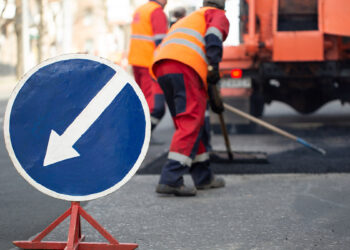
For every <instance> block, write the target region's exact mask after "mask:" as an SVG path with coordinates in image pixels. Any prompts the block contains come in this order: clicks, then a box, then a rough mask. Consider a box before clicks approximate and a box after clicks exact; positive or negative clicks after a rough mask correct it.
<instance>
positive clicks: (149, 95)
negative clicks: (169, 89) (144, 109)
mask: <svg viewBox="0 0 350 250" xmlns="http://www.w3.org/2000/svg"><path fill="white" fill-rule="evenodd" d="M132 69H133V73H134V77H135V81H136V83H137V84H138V85H139V87H140V88H141V90H142V93H143V95H144V96H145V98H146V101H147V104H148V107H149V109H150V113H151V123H152V129H154V127H155V126H156V125H157V124H158V123H159V122H160V120H161V119H162V117H163V116H164V114H165V100H164V95H163V91H162V89H161V88H160V86H159V84H158V83H157V82H156V81H155V80H154V79H152V77H151V75H150V73H149V71H148V68H145V67H139V66H133V67H132Z"/></svg>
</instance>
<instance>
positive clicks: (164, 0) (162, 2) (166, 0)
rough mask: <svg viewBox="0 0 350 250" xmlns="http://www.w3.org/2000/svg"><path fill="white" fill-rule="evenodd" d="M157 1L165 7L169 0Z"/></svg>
mask: <svg viewBox="0 0 350 250" xmlns="http://www.w3.org/2000/svg"><path fill="white" fill-rule="evenodd" d="M157 2H158V3H160V5H162V7H163V8H164V7H165V5H166V4H167V2H168V0H157Z"/></svg>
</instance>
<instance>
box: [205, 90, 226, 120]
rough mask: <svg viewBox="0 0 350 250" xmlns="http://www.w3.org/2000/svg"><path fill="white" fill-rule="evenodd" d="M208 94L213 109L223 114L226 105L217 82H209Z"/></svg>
mask: <svg viewBox="0 0 350 250" xmlns="http://www.w3.org/2000/svg"><path fill="white" fill-rule="evenodd" d="M208 96H209V105H210V108H211V110H212V111H213V112H215V113H217V114H221V113H222V112H223V111H224V105H223V103H222V100H221V97H220V94H219V92H218V89H217V87H216V85H215V84H208Z"/></svg>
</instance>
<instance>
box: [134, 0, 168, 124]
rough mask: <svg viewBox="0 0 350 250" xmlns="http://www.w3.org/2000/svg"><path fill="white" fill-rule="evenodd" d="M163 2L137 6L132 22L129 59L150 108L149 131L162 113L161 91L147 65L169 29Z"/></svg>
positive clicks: (165, 1)
mask: <svg viewBox="0 0 350 250" xmlns="http://www.w3.org/2000/svg"><path fill="white" fill-rule="evenodd" d="M166 4H167V0H150V1H148V2H147V3H146V4H144V5H142V6H140V7H139V8H137V9H136V11H135V13H134V15H133V21H132V25H131V39H130V46H129V47H130V48H129V54H128V61H129V64H131V65H132V69H133V73H134V77H135V81H136V82H137V83H138V85H139V86H140V88H141V90H142V92H143V94H144V96H145V98H146V101H147V104H148V106H149V108H150V113H151V124H152V130H153V129H154V128H155V127H156V125H157V124H158V123H159V121H160V120H161V118H162V117H163V116H164V113H165V100H164V95H163V92H162V90H161V88H160V87H159V84H158V83H157V82H156V81H155V80H154V79H152V77H151V75H150V73H149V68H150V66H151V64H152V59H153V54H154V50H155V48H156V47H157V46H158V45H159V44H160V43H161V41H162V39H163V38H164V37H165V35H166V33H167V31H168V21H167V17H166V15H165V13H164V11H163V8H164V6H165V5H166Z"/></svg>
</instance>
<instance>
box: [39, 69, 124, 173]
mask: <svg viewBox="0 0 350 250" xmlns="http://www.w3.org/2000/svg"><path fill="white" fill-rule="evenodd" d="M116 75H117V74H115V75H114V76H113V77H112V78H111V80H109V81H108V82H107V84H106V85H105V86H104V87H103V88H102V89H101V90H100V91H99V92H98V93H97V95H96V96H95V97H94V98H93V99H92V100H91V101H90V102H89V104H88V105H87V106H86V107H85V109H84V110H83V111H82V112H81V113H80V114H79V115H78V116H77V118H75V120H74V121H73V122H72V124H71V125H69V126H68V128H67V129H66V130H65V131H64V133H63V134H62V135H58V134H57V133H56V131H54V130H51V134H50V138H49V142H48V144H47V149H46V155H45V158H44V167H46V166H48V165H51V164H54V163H56V162H60V161H63V160H67V159H71V158H74V157H78V156H80V154H79V153H78V152H77V151H76V150H75V149H74V148H73V145H74V144H75V143H76V142H77V141H78V140H79V138H80V137H81V136H82V135H83V134H84V133H85V132H86V131H87V130H88V129H89V128H90V126H91V125H92V124H93V123H94V122H95V121H96V120H97V119H98V117H99V116H100V115H101V114H102V113H103V111H104V110H105V109H106V108H107V107H108V106H109V105H110V104H111V103H112V101H113V100H114V98H115V97H116V96H117V95H118V94H119V92H120V91H121V90H122V89H123V88H124V87H125V85H126V84H127V83H126V82H122V81H118V79H117V76H116Z"/></svg>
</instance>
